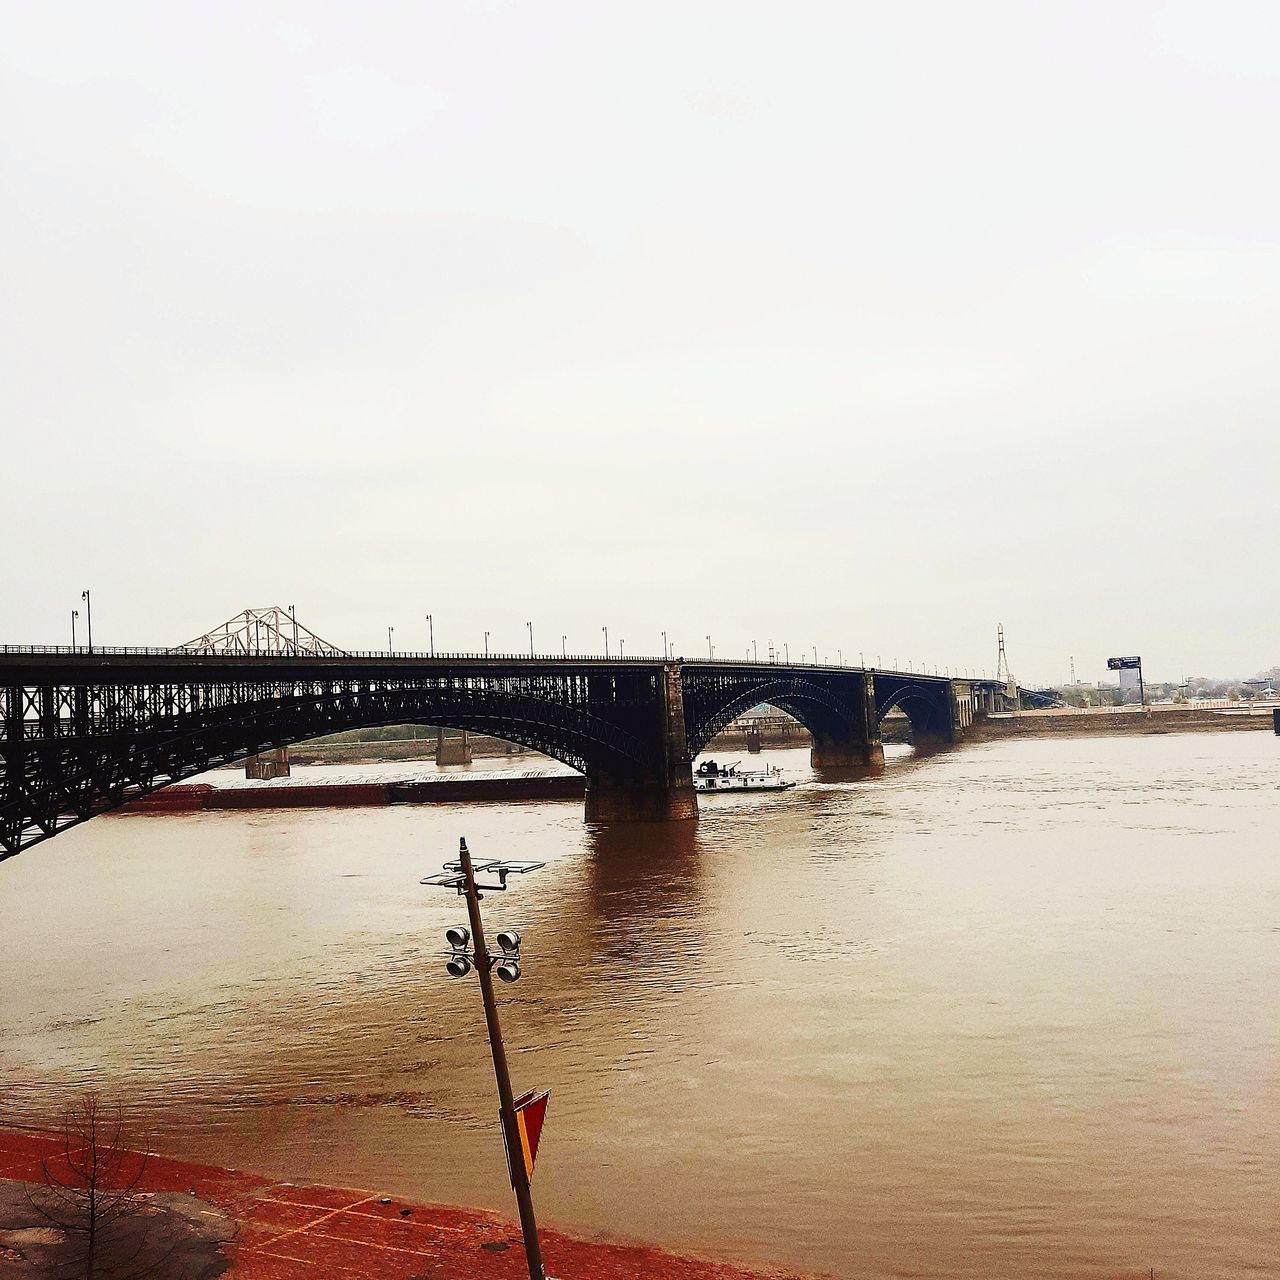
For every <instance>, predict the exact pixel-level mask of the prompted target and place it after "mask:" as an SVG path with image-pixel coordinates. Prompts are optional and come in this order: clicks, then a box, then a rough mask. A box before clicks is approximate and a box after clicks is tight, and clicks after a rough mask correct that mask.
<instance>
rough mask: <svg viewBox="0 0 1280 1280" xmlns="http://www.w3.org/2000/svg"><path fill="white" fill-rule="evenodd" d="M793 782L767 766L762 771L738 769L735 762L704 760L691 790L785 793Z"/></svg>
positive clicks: (793, 784) (695, 775) (696, 773)
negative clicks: (723, 762) (725, 763)
mask: <svg viewBox="0 0 1280 1280" xmlns="http://www.w3.org/2000/svg"><path fill="white" fill-rule="evenodd" d="M795 785H796V784H795V783H794V782H790V781H788V780H787V779H786V778H784V777H783V776H782V773H781V771H780V770H778V769H775V768H774V767H773V766H772V765H769V766H768V767H767V768H764V769H741V770H740V769H738V767H737V761H736V760H735V761H734V763H733V764H729V765H721V764H717V763H716V762H715V761H714V760H704V761H703V762H702V763H701V764H700V765H699V766H698V768H697V771H696V772H695V774H694V778H693V789H694V790H695V791H698V792H707V791H733V792H738V791H786V790H787V789H788V788H789V787H794V786H795Z"/></svg>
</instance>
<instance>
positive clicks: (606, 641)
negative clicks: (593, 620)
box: [600, 627, 609, 658]
mask: <svg viewBox="0 0 1280 1280" xmlns="http://www.w3.org/2000/svg"><path fill="white" fill-rule="evenodd" d="M600 630H601V631H603V632H604V656H605V657H606V658H607V657H608V656H609V628H608V627H601V628H600Z"/></svg>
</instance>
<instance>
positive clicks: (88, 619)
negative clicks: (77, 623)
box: [80, 587, 93, 653]
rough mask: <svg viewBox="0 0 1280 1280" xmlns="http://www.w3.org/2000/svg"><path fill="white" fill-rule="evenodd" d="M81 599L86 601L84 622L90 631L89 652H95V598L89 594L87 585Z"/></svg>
mask: <svg viewBox="0 0 1280 1280" xmlns="http://www.w3.org/2000/svg"><path fill="white" fill-rule="evenodd" d="M80 599H81V600H83V601H84V615H85V617H84V622H85V627H86V628H87V629H88V632H89V652H90V653H92V652H93V600H92V598H91V597H90V595H89V589H88V588H87V587H86V588H85V589H84V590H83V591H82V592H81V593H80Z"/></svg>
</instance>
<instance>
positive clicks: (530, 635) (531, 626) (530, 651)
mask: <svg viewBox="0 0 1280 1280" xmlns="http://www.w3.org/2000/svg"><path fill="white" fill-rule="evenodd" d="M524 625H525V626H526V627H528V628H529V657H531V658H532V657H533V623H532V622H526V623H525V624H524Z"/></svg>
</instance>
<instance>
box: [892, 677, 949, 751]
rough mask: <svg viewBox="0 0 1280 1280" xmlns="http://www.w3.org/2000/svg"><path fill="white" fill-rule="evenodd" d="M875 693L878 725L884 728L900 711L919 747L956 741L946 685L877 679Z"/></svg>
mask: <svg viewBox="0 0 1280 1280" xmlns="http://www.w3.org/2000/svg"><path fill="white" fill-rule="evenodd" d="M875 690H876V712H875V714H876V723H877V725H882V724H883V723H884V719H885V717H886V716H887V715H888V714H889V712H891V711H893V710H894V709H895V708H896V709H897V710H899V711H901V712H902V713H903V714H904V715H905V716H906V717H907V720H908V722H909V723H910V725H911V737H912V740H913V741H914V743H915V744H916V746H917V747H922V746H937V745H940V744H942V743H946V742H951V741H952V740H953V737H954V725H953V722H952V707H951V695H950V690H949V687H948V686H947V685H946V684H943V683H941V682H932V681H928V682H926V681H913V680H911V679H909V678H905V677H900V676H877V677H876V682H875Z"/></svg>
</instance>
